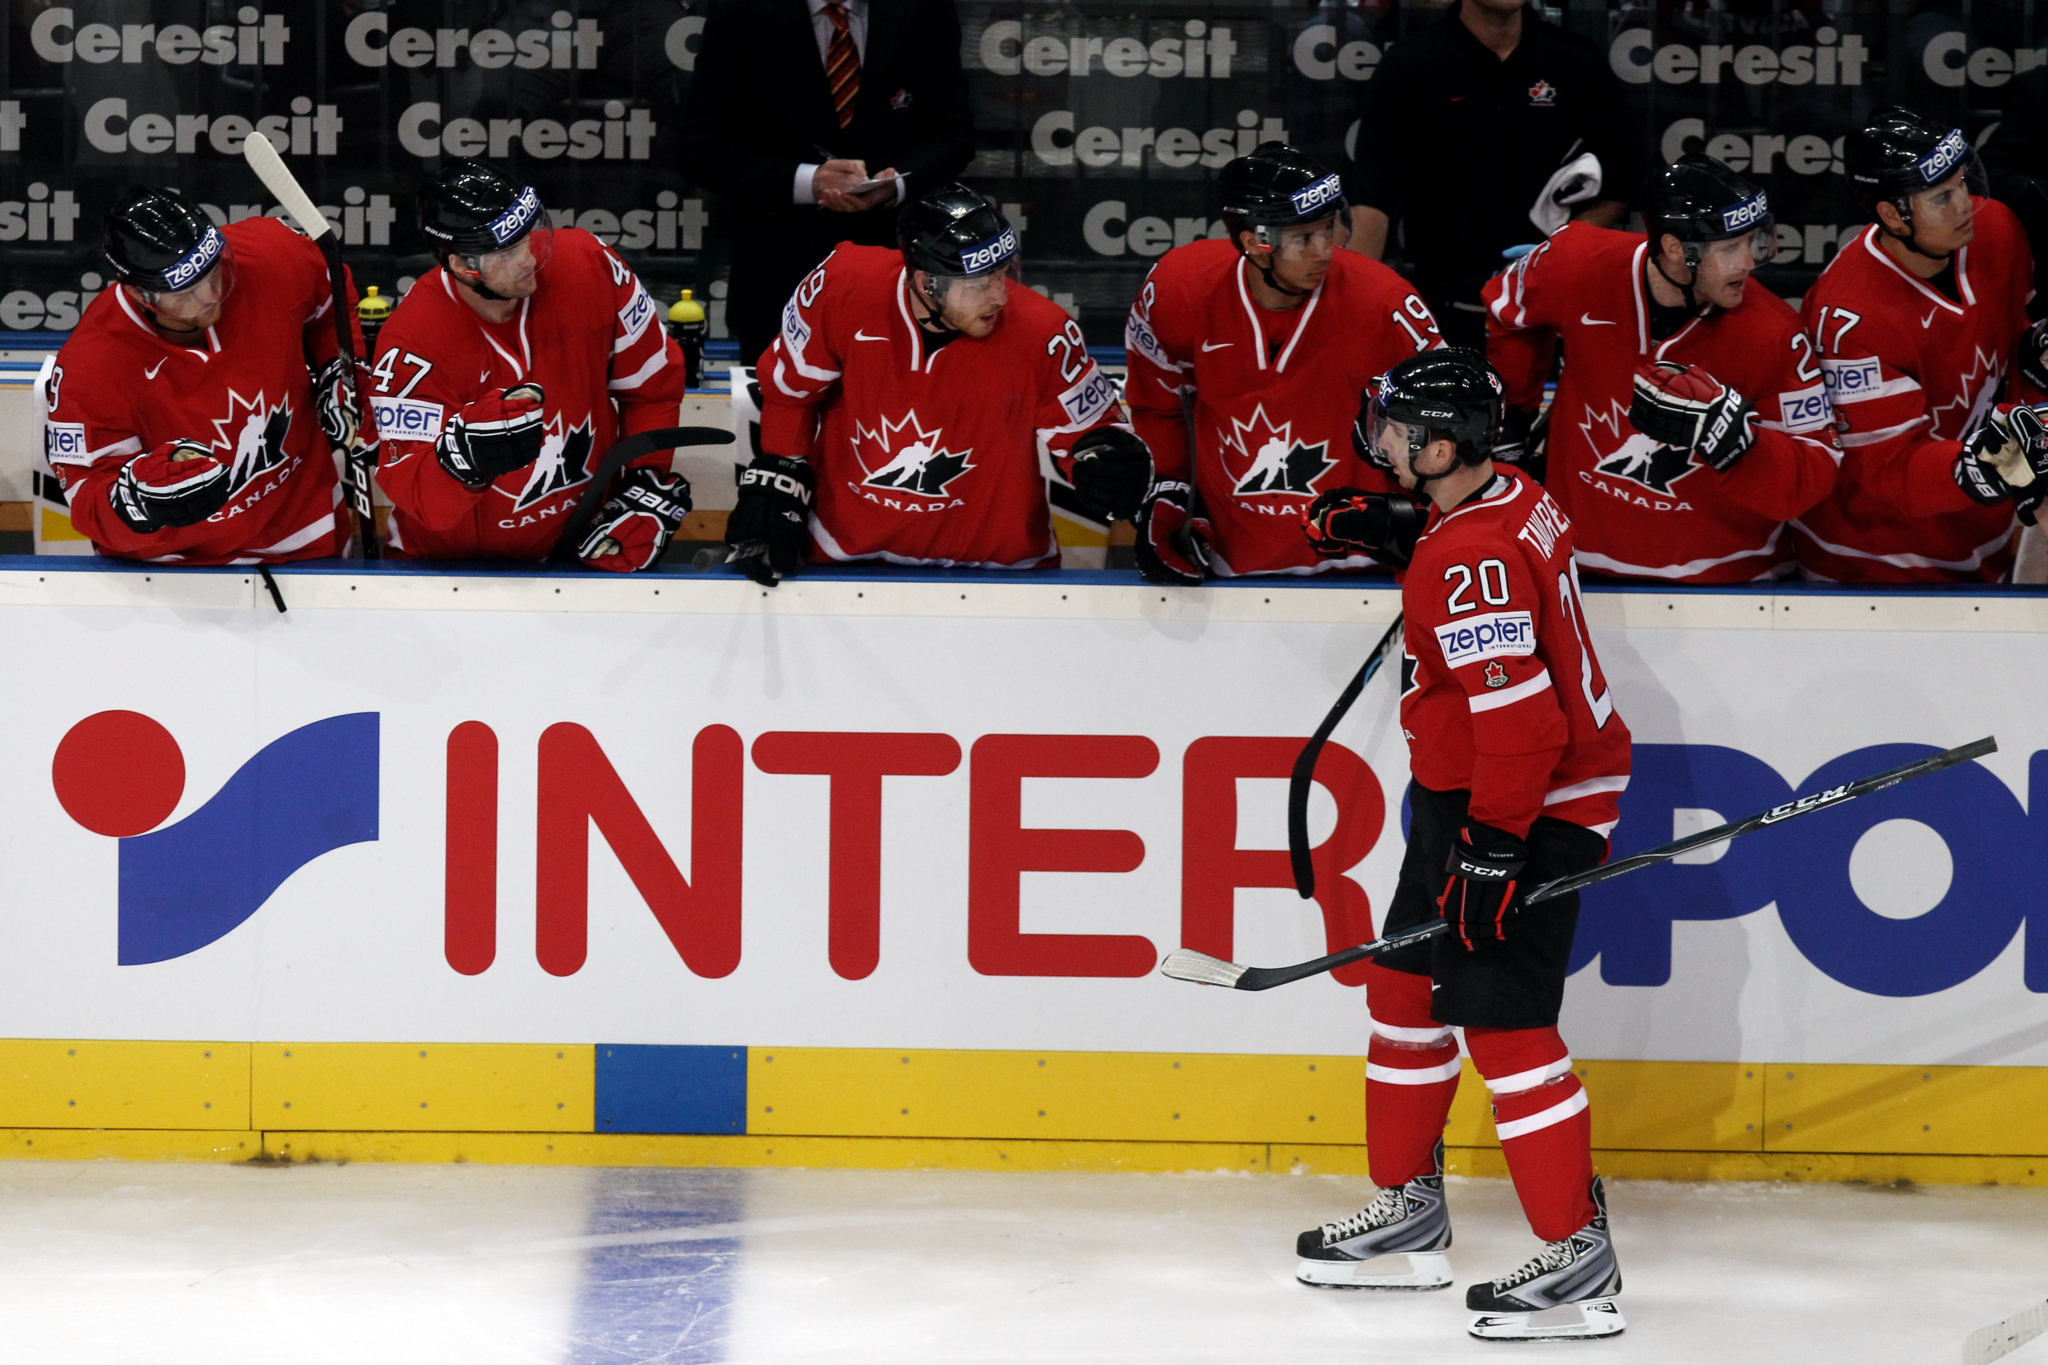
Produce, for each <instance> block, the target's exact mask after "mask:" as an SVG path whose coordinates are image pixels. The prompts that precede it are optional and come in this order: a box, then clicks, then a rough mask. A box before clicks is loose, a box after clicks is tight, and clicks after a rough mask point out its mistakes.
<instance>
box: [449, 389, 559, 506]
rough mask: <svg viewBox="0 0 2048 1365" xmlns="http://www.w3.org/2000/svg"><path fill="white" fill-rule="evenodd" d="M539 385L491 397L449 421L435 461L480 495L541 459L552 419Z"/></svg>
mask: <svg viewBox="0 0 2048 1365" xmlns="http://www.w3.org/2000/svg"><path fill="white" fill-rule="evenodd" d="M544 399H545V395H544V394H543V393H542V392H541V387H540V385H538V384H515V385H513V386H512V387H511V388H509V389H499V390H498V391H497V392H495V393H487V394H485V395H484V396H483V397H481V398H479V399H477V400H476V401H475V402H474V403H471V404H470V405H469V406H468V407H466V408H464V409H462V411H460V412H458V413H456V414H455V415H454V416H453V417H451V418H449V419H448V425H447V426H445V427H443V428H442V429H441V439H440V440H438V441H436V442H434V458H435V459H437V460H439V461H440V462H441V468H443V469H445V470H447V471H448V474H449V476H450V477H451V478H453V479H454V480H455V481H456V482H457V483H460V484H461V485H462V486H463V487H465V488H467V489H469V490H470V491H471V492H478V491H481V490H482V489H485V488H488V487H490V486H491V485H492V484H493V483H495V482H497V481H498V480H499V479H500V478H502V477H504V476H505V475H507V474H510V473H511V472H512V471H513V470H515V469H524V468H526V466H528V465H530V464H532V463H533V462H534V461H535V460H537V459H539V458H540V446H541V437H542V435H543V428H544V427H545V425H546V423H547V418H546V417H545V416H544V415H543V414H542V412H541V403H542V402H543V401H544Z"/></svg>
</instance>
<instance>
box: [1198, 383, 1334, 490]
mask: <svg viewBox="0 0 2048 1365" xmlns="http://www.w3.org/2000/svg"><path fill="white" fill-rule="evenodd" d="M1230 427H1231V429H1230V432H1229V433H1228V434H1227V435H1225V436H1224V437H1223V439H1222V446H1223V450H1224V467H1225V468H1226V469H1229V468H1230V466H1231V465H1232V464H1234V463H1236V462H1235V461H1233V460H1231V459H1230V457H1229V453H1230V452H1231V451H1236V452H1237V454H1238V456H1239V457H1241V458H1242V459H1244V460H1248V461H1249V464H1247V465H1246V466H1245V470H1244V473H1243V474H1241V475H1239V476H1238V480H1237V486H1236V488H1235V489H1234V490H1233V491H1235V492H1236V493H1238V494H1240V495H1250V494H1256V493H1277V494H1280V495H1282V496H1285V497H1294V498H1309V497H1314V496H1315V491H1316V480H1317V479H1320V478H1321V477H1322V476H1323V475H1324V474H1325V473H1327V472H1329V470H1331V469H1332V468H1334V467H1335V466H1336V463H1337V462H1336V461H1335V460H1332V459H1331V458H1330V457H1329V449H1330V443H1329V442H1328V441H1317V442H1316V443H1315V444H1314V445H1309V444H1308V443H1307V442H1304V441H1297V440H1295V439H1294V423H1293V422H1291V421H1289V422H1277V423H1276V422H1275V421H1273V419H1271V418H1270V417H1268V416H1266V405H1265V404H1263V403H1261V404H1259V405H1258V406H1257V407H1255V408H1253V409H1252V415H1251V419H1250V420H1249V421H1242V422H1241V421H1239V420H1238V419H1237V418H1235V417H1233V418H1231V419H1230Z"/></svg>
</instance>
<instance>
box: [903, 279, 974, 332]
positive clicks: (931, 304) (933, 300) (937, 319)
mask: <svg viewBox="0 0 2048 1365" xmlns="http://www.w3.org/2000/svg"><path fill="white" fill-rule="evenodd" d="M920 273H922V272H920ZM915 295H916V298H917V301H918V303H919V304H920V305H922V307H923V309H924V316H923V317H920V318H919V319H918V320H917V326H918V330H919V331H922V332H929V333H930V334H931V335H932V336H934V337H936V338H938V339H939V340H940V341H942V342H945V341H951V340H952V339H953V338H954V337H957V336H964V335H966V334H965V333H963V332H962V331H961V330H960V329H959V328H958V327H955V326H954V325H953V324H952V323H950V322H948V321H946V310H945V307H944V306H943V305H942V304H941V303H940V302H939V292H938V291H937V290H936V289H934V288H932V286H931V276H929V275H926V276H925V285H924V287H923V288H922V289H918V290H916V291H915Z"/></svg>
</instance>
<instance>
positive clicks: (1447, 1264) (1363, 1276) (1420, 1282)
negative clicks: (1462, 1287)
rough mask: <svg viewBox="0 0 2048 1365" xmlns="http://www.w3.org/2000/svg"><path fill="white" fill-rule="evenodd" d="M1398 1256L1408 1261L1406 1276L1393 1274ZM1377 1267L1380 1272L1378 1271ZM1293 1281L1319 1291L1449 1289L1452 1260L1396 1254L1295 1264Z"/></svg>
mask: <svg viewBox="0 0 2048 1365" xmlns="http://www.w3.org/2000/svg"><path fill="white" fill-rule="evenodd" d="M1395 1256H1402V1257H1406V1258H1407V1261H1408V1271H1407V1273H1406V1274H1395V1273H1390V1272H1391V1270H1392V1267H1391V1266H1390V1265H1389V1264H1388V1262H1390V1261H1391V1260H1392V1259H1393V1258H1394V1257H1395ZM1375 1267H1377V1269H1375ZM1294 1278H1295V1279H1297V1280H1299V1281H1301V1282H1302V1283H1303V1284H1305V1285H1311V1286H1313V1287H1315V1288H1317V1289H1449V1288H1450V1287H1451V1259H1450V1257H1448V1256H1446V1255H1444V1254H1443V1253H1442V1252H1441V1251H1396V1252H1391V1253H1389V1254H1388V1255H1386V1256H1375V1257H1373V1258H1372V1259H1371V1260H1369V1261H1311V1260H1308V1259H1306V1258H1303V1259H1302V1260H1300V1261H1297V1262H1296V1263H1295V1271H1294Z"/></svg>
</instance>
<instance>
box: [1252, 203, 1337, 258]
mask: <svg viewBox="0 0 2048 1365" xmlns="http://www.w3.org/2000/svg"><path fill="white" fill-rule="evenodd" d="M1255 231H1256V232H1257V234H1258V241H1259V244H1260V245H1261V246H1268V247H1271V248H1272V249H1273V254H1274V255H1275V256H1277V257H1279V258H1280V259H1281V260H1283V261H1306V260H1323V259H1326V258H1328V257H1329V256H1331V255H1333V254H1334V253H1336V252H1338V251H1341V250H1343V249H1344V246H1345V244H1346V243H1347V242H1349V241H1350V240H1351V213H1350V211H1349V210H1348V209H1347V208H1346V207H1345V206H1344V201H1343V200H1341V199H1340V200H1338V201H1337V210H1336V212H1334V213H1332V214H1330V215H1329V216H1328V217H1326V218H1318V219H1316V220H1314V221H1313V222H1308V223H1289V224H1287V225H1286V226H1284V227H1259V228H1257V229H1255Z"/></svg>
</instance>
